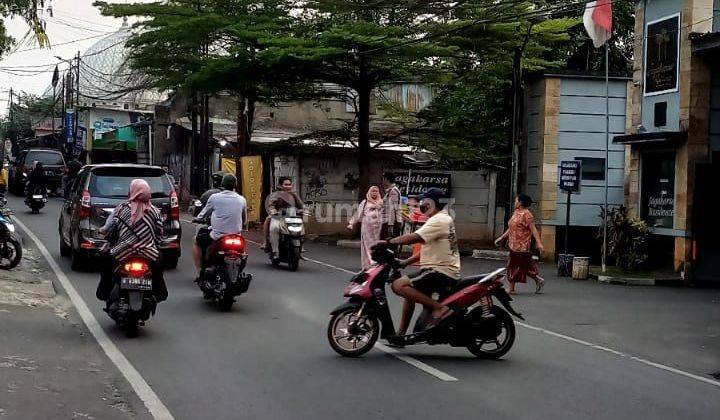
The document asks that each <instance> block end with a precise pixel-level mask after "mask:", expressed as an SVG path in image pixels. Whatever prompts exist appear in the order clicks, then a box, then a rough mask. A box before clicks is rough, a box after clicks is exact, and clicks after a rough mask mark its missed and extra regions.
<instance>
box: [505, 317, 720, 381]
mask: <svg viewBox="0 0 720 420" xmlns="http://www.w3.org/2000/svg"><path fill="white" fill-rule="evenodd" d="M517 324H518V325H520V326H523V327H525V328H528V329H530V330H533V331H537V332H540V333H543V334H547V335H551V336H553V337H557V338H560V339H562V340H567V341H572V342H573V343H577V344H580V345H582V346H586V347H590V348H593V349H596V350H600V351H604V352H607V353H611V354H614V355H616V356H618V357H622V358H624V359H629V360H634V361H636V362H639V363H642V364H644V365H648V366H652V367H654V368H657V369H662V370H664V371H667V372H672V373H674V374H677V375H681V376H685V377H686V378H690V379H694V380H696V381H700V382H704V383H706V384H708V385H713V386H716V387H720V381H715V380H712V379H710V378H705V377H703V376H700V375H695V374H694V373H690V372H686V371H684V370H680V369H676V368H674V367H671V366H667V365H663V364H662V363H657V362H653V361H651V360H647V359H643V358H642V357H637V356H633V355H631V354H628V353H625V352H622V351H619V350H615V349H611V348H610V347H605V346H602V345H600V344H594V343H591V342H589V341H585V340H579V339H577V338H574V337H570V336H569V335H565V334H560V333H556V332H555V331H550V330H546V329H545V328H540V327H536V326H534V325H530V324H526V323H524V322H517Z"/></svg>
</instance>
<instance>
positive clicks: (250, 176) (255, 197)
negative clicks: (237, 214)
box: [220, 156, 263, 222]
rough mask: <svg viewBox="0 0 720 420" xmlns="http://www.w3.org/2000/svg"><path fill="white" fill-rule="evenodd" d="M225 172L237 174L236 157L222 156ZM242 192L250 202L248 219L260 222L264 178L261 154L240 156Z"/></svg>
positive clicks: (222, 168)
mask: <svg viewBox="0 0 720 420" xmlns="http://www.w3.org/2000/svg"><path fill="white" fill-rule="evenodd" d="M220 166H221V168H220V169H221V170H222V171H223V172H227V173H231V174H233V175H234V174H235V159H230V158H225V157H224V158H222V159H221V161H220ZM240 170H241V171H242V172H241V175H242V176H241V178H242V179H241V182H242V194H243V196H244V197H245V199H246V200H247V204H248V221H249V222H260V212H261V211H262V179H263V166H262V158H261V157H260V156H243V157H241V158H240Z"/></svg>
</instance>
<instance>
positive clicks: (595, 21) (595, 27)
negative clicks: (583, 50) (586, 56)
mask: <svg viewBox="0 0 720 420" xmlns="http://www.w3.org/2000/svg"><path fill="white" fill-rule="evenodd" d="M583 23H584V24H585V30H587V33H588V36H590V39H592V40H593V44H594V45H595V48H600V47H602V46H603V45H605V43H606V42H607V41H608V40H609V39H610V36H612V0H596V1H589V2H587V4H586V5H585V14H584V15H583Z"/></svg>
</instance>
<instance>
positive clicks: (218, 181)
mask: <svg viewBox="0 0 720 420" xmlns="http://www.w3.org/2000/svg"><path fill="white" fill-rule="evenodd" d="M223 176H225V172H215V173H214V174H212V176H211V178H212V188H210V189H209V190H207V191H205V192H204V193H202V195H201V196H200V198H199V200H200V202H201V203H202V208H204V207H205V205H206V204H207V202H208V200H209V199H210V196H211V195H213V194H215V193H219V192H220V191H222V179H223Z"/></svg>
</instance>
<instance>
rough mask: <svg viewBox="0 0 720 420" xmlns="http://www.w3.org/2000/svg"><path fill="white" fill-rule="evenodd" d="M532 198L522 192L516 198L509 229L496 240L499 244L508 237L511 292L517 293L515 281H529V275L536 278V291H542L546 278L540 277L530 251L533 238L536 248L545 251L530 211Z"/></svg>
mask: <svg viewBox="0 0 720 420" xmlns="http://www.w3.org/2000/svg"><path fill="white" fill-rule="evenodd" d="M531 204H532V199H531V198H530V197H529V196H527V195H525V194H520V195H518V196H517V197H516V198H515V211H514V212H513V215H512V217H511V218H510V221H509V222H508V228H507V230H506V231H505V232H504V233H503V234H502V235H500V237H499V238H497V239H496V240H495V245H499V244H500V243H501V242H502V241H504V240H505V239H507V245H508V248H509V249H510V259H509V261H508V266H507V278H508V282H510V294H511V295H512V294H515V283H525V282H527V276H530V277H531V278H532V279H533V280H535V285H536V287H535V293H540V291H541V290H542V288H543V286H545V280H544V279H543V278H542V277H540V274H539V272H538V266H537V263H536V262H535V260H534V259H533V255H532V253H531V252H530V251H531V249H530V247H531V244H532V239H533V238H535V249H537V250H538V251H539V252H542V251H543V246H542V242H541V241H540V234H539V233H538V230H537V228H536V227H535V218H534V217H533V215H532V213H531V212H530V205H531Z"/></svg>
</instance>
